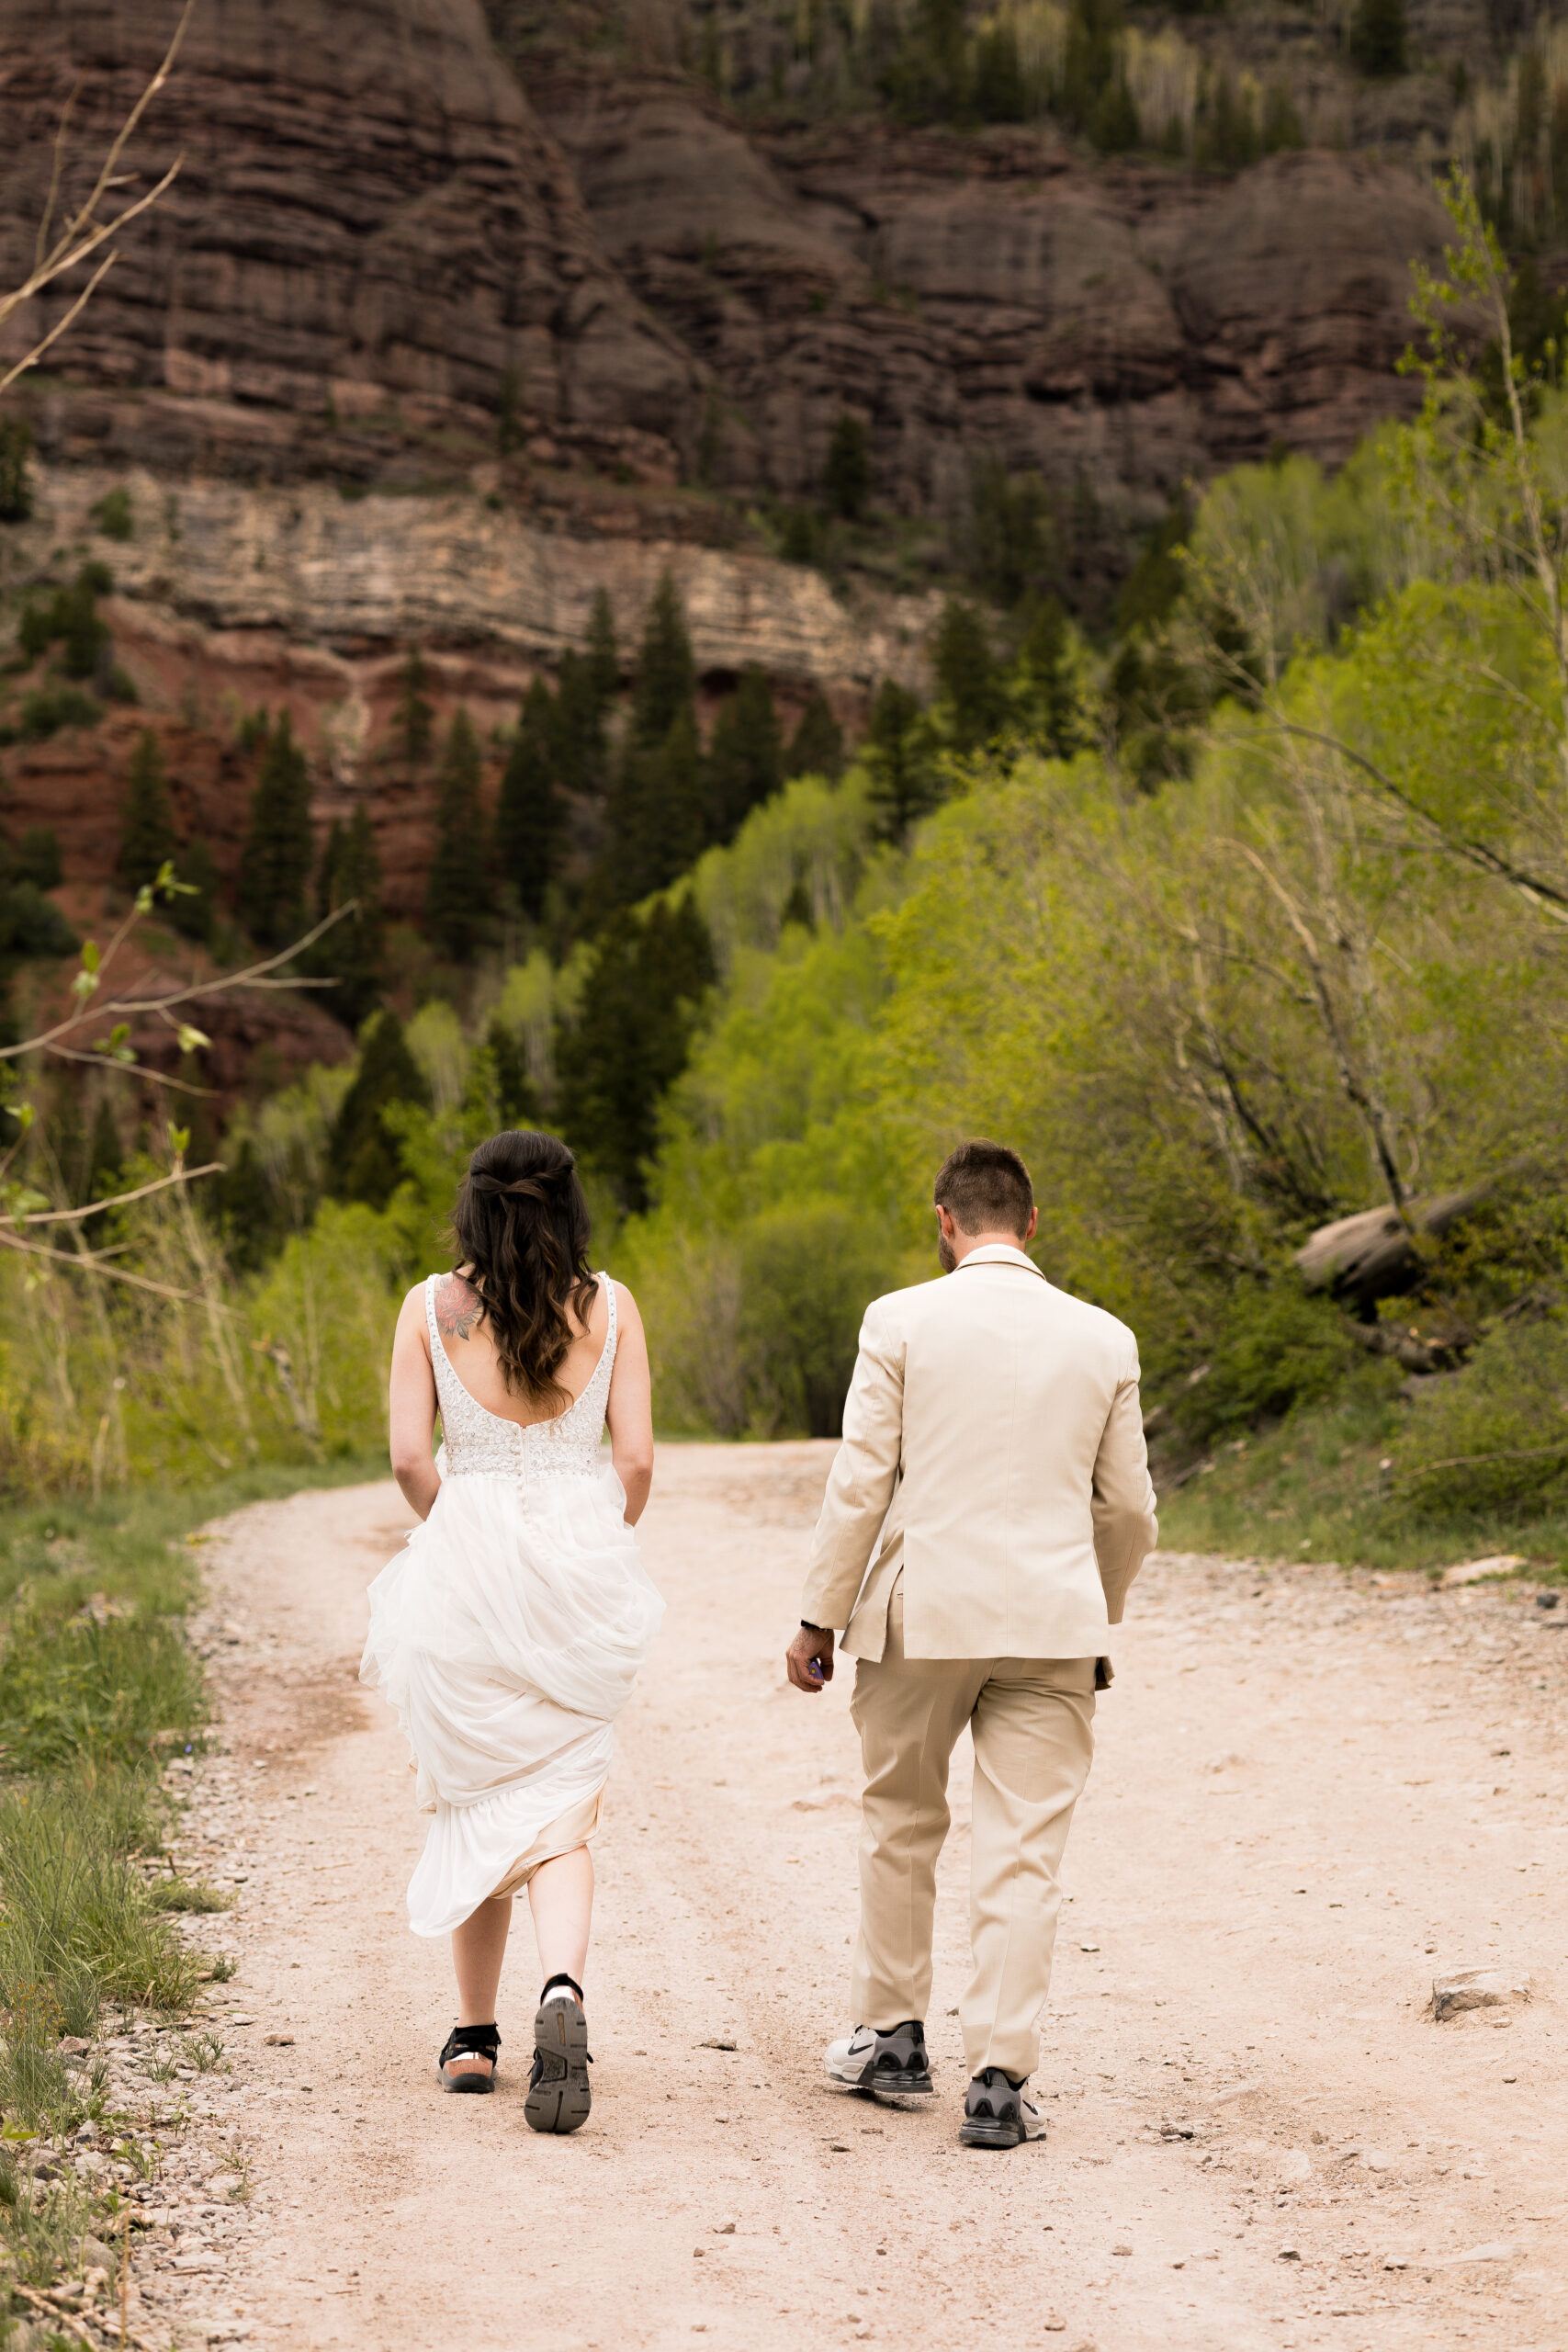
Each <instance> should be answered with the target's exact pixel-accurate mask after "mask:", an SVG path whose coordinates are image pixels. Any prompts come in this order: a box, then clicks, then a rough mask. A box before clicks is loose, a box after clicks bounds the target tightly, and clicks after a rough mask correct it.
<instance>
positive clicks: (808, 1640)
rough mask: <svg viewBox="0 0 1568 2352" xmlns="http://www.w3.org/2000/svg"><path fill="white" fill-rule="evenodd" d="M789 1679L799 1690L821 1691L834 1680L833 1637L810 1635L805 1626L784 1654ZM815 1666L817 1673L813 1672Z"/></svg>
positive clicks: (829, 1635) (828, 1635) (830, 1635)
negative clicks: (824, 1685) (825, 1684)
mask: <svg viewBox="0 0 1568 2352" xmlns="http://www.w3.org/2000/svg"><path fill="white" fill-rule="evenodd" d="M784 1664H785V1666H786V1667H788V1668H789V1679H790V1680H791V1681H792V1682H793V1683H794V1685H795V1689H796V1690H797V1691H820V1690H821V1688H822V1685H823V1684H824V1683H825V1682H831V1680H832V1679H833V1636H832V1634H828V1633H824V1634H808V1633H807V1630H806V1627H805V1626H804V1625H803V1626H802V1627H801V1629H800V1631H799V1633H798V1634H796V1635H795V1639H794V1641H793V1642H791V1644H790V1645H789V1647H788V1649H787V1650H785V1652H784ZM813 1666H815V1667H816V1668H817V1671H816V1672H815V1673H813V1672H812V1670H811V1669H812V1668H813Z"/></svg>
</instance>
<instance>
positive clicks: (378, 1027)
mask: <svg viewBox="0 0 1568 2352" xmlns="http://www.w3.org/2000/svg"><path fill="white" fill-rule="evenodd" d="M394 1103H417V1104H419V1105H420V1106H421V1107H422V1108H423V1109H426V1110H428V1108H429V1107H430V1089H429V1088H428V1086H427V1085H426V1084H425V1082H424V1078H423V1073H422V1072H421V1069H420V1067H419V1064H418V1063H417V1062H416V1061H415V1060H414V1057H413V1056H412V1054H411V1053H410V1051H409V1048H408V1040H407V1039H406V1038H405V1036H404V1035H403V1031H402V1023H400V1021H399V1019H398V1017H397V1015H396V1014H395V1013H393V1012H378V1013H377V1015H376V1017H375V1019H374V1020H373V1021H372V1022H371V1023H370V1025H369V1026H368V1028H367V1030H366V1033H365V1038H364V1046H363V1050H362V1052H361V1054H360V1057H359V1069H358V1070H357V1072H356V1073H355V1080H354V1083H353V1085H352V1086H351V1087H350V1088H349V1090H348V1092H347V1093H346V1094H345V1095H344V1098H343V1104H342V1107H341V1109H340V1110H339V1112H338V1114H337V1118H336V1120H335V1121H334V1123H333V1131H332V1136H331V1139H330V1141H329V1143H328V1146H327V1189H328V1191H329V1192H330V1193H332V1194H333V1198H334V1199H336V1200H340V1201H367V1202H368V1203H369V1204H370V1206H371V1207H372V1208H377V1209H383V1208H385V1207H386V1205H387V1203H388V1202H389V1200H390V1199H391V1197H392V1194H393V1193H394V1192H395V1191H396V1190H397V1187H398V1185H399V1183H400V1182H401V1179H402V1173H403V1166H402V1150H401V1146H400V1141H399V1138H398V1136H396V1135H395V1134H394V1133H393V1132H392V1130H391V1129H390V1128H389V1127H388V1126H387V1125H385V1114H386V1113H387V1112H388V1111H389V1109H390V1108H391V1106H392V1105H393V1104H394Z"/></svg>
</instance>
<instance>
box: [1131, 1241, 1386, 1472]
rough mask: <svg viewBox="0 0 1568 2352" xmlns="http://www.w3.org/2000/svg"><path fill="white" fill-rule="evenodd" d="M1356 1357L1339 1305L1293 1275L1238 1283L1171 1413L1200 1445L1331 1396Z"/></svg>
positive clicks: (1357, 1359) (1355, 1347)
mask: <svg viewBox="0 0 1568 2352" xmlns="http://www.w3.org/2000/svg"><path fill="white" fill-rule="evenodd" d="M1360 1360H1361V1351H1360V1350H1359V1348H1358V1346H1357V1344H1356V1340H1355V1337H1354V1334H1353V1333H1352V1331H1351V1329H1350V1327H1349V1325H1348V1322H1347V1321H1346V1319H1345V1317H1344V1315H1343V1314H1342V1313H1341V1312H1340V1310H1339V1308H1338V1307H1337V1306H1332V1305H1331V1304H1330V1303H1329V1302H1328V1301H1327V1300H1326V1299H1322V1298H1314V1297H1313V1296H1311V1295H1309V1294H1308V1293H1307V1292H1306V1291H1304V1290H1303V1289H1302V1287H1301V1285H1300V1283H1297V1282H1296V1281H1295V1280H1294V1279H1293V1278H1291V1277H1287V1278H1285V1279H1283V1280H1280V1281H1279V1282H1273V1283H1250V1282H1249V1283H1241V1284H1239V1285H1238V1287H1237V1288H1236V1289H1235V1291H1233V1292H1232V1294H1231V1295H1230V1297H1229V1298H1228V1299H1227V1301H1226V1302H1225V1305H1224V1308H1223V1310H1222V1312H1221V1314H1220V1317H1219V1318H1218V1321H1217V1324H1216V1327H1215V1336H1214V1339H1213V1344H1212V1346H1211V1348H1210V1351H1209V1363H1208V1369H1207V1371H1206V1372H1205V1373H1204V1374H1203V1376H1202V1378H1201V1379H1200V1380H1195V1381H1193V1382H1192V1383H1191V1384H1190V1385H1189V1386H1188V1387H1187V1388H1185V1389H1184V1390H1183V1391H1182V1392H1181V1394H1180V1395H1179V1397H1178V1398H1177V1400H1176V1403H1175V1407H1174V1409H1173V1416H1172V1417H1173V1419H1175V1420H1176V1421H1177V1422H1178V1424H1179V1427H1180V1428H1181V1429H1182V1430H1184V1431H1185V1432H1186V1433H1187V1434H1188V1435H1189V1436H1190V1437H1192V1438H1194V1439H1196V1440H1197V1441H1198V1442H1199V1443H1200V1444H1204V1445H1207V1444H1209V1443H1210V1442H1212V1441H1213V1439H1215V1438H1218V1437H1223V1436H1224V1435H1226V1434H1227V1433H1228V1432H1230V1431H1232V1430H1246V1429H1251V1428H1252V1427H1254V1426H1255V1425H1256V1424H1257V1423H1258V1421H1262V1420H1268V1419H1276V1418H1278V1416H1279V1415H1280V1414H1282V1413H1287V1412H1289V1410H1290V1409H1291V1407H1292V1405H1304V1404H1309V1403H1311V1402H1312V1401H1313V1399H1314V1398H1315V1397H1326V1396H1328V1395H1329V1394H1330V1393H1331V1392H1332V1391H1333V1390H1334V1389H1335V1388H1337V1386H1338V1385H1339V1383H1340V1382H1341V1381H1342V1380H1343V1378H1344V1377H1345V1375H1346V1374H1347V1373H1348V1371H1350V1369H1351V1368H1352V1366H1353V1365H1355V1364H1356V1363H1359V1361H1360Z"/></svg>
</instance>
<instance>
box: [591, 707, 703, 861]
mask: <svg viewBox="0 0 1568 2352" xmlns="http://www.w3.org/2000/svg"><path fill="white" fill-rule="evenodd" d="M706 836H707V789H706V778H705V775H704V772H703V754H702V746H701V744H700V743H699V741H698V740H697V721H696V714H695V711H694V709H693V707H692V706H691V704H690V702H688V703H686V704H685V705H683V706H682V708H681V709H680V710H678V711H677V713H676V716H675V718H673V720H672V721H671V726H670V731H669V733H668V734H667V735H666V736H665V737H664V739H663V741H662V742H660V743H659V744H657V745H649V744H647V743H645V742H643V741H641V740H640V739H639V738H638V737H637V736H635V735H634V736H628V738H627V740H626V742H625V743H624V744H623V745H622V749H621V759H620V763H619V767H618V769H617V773H616V776H615V790H614V792H613V793H612V795H611V799H610V844H609V854H608V860H607V864H608V878H609V883H610V888H611V892H612V896H613V899H614V900H615V903H616V904H619V905H623V906H624V905H635V904H636V903H637V900H638V899H645V898H647V897H648V896H649V893H650V892H651V891H654V890H662V889H664V888H667V887H668V886H669V884H671V882H673V881H674V880H675V878H676V876H678V875H681V874H683V873H684V872H685V871H686V868H687V867H688V866H689V865H692V864H693V863H694V860H695V859H696V858H697V857H698V856H700V854H701V853H702V849H703V845H704V842H705V839H706Z"/></svg>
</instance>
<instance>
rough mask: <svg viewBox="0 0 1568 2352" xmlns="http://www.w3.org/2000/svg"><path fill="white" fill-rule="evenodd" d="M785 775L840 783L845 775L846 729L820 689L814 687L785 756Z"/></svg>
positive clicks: (797, 722)
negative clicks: (811, 776)
mask: <svg viewBox="0 0 1568 2352" xmlns="http://www.w3.org/2000/svg"><path fill="white" fill-rule="evenodd" d="M843 772H844V730H843V729H842V728H841V727H840V724H839V722H838V720H837V719H836V718H834V716H833V712H832V707H831V705H830V704H829V700H828V697H827V695H825V694H824V693H823V691H822V689H821V687H820V686H813V687H812V689H811V694H810V697H809V699H808V700H807V705H806V708H805V709H804V710H803V711H802V712H801V714H800V717H799V718H798V719H797V720H796V722H795V733H794V734H793V735H792V736H791V737H790V739H789V749H788V751H787V752H785V753H784V774H785V775H786V776H792V775H825V776H827V777H828V779H829V782H830V783H834V784H836V783H837V782H838V780H839V778H840V776H841V775H842V774H843Z"/></svg>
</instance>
